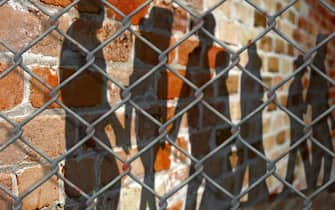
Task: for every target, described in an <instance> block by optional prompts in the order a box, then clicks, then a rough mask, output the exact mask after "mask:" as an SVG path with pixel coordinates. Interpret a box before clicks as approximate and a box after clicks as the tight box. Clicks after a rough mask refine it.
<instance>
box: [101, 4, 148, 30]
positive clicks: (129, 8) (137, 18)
mask: <svg viewBox="0 0 335 210" xmlns="http://www.w3.org/2000/svg"><path fill="white" fill-rule="evenodd" d="M108 1H109V2H110V3H111V4H113V5H114V6H115V7H116V8H117V9H118V10H120V11H121V12H122V13H123V14H124V15H129V14H130V13H132V12H133V11H134V10H135V9H137V8H138V7H140V6H141V5H142V4H144V3H145V2H146V0H133V1H124V0H108ZM147 11H148V6H146V7H144V8H143V9H142V10H140V11H139V12H138V13H136V15H134V16H132V18H131V23H132V24H135V25H137V24H140V22H141V20H142V19H143V18H144V16H145V15H146V13H147ZM107 13H108V16H109V17H114V18H116V20H122V17H121V16H120V15H118V14H117V13H115V12H114V11H113V10H112V9H111V8H108V9H107Z"/></svg>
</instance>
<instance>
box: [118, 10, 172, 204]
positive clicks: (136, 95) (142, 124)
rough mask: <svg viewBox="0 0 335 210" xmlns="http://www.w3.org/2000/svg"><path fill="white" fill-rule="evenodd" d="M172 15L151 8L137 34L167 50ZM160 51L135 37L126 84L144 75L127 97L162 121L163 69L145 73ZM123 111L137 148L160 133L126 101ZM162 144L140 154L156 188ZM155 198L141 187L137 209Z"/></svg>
mask: <svg viewBox="0 0 335 210" xmlns="http://www.w3.org/2000/svg"><path fill="white" fill-rule="evenodd" d="M172 24H173V14H172V12H171V11H170V10H168V9H165V8H161V7H153V8H152V9H151V10H150V14H149V17H148V18H143V19H142V20H141V22H140V25H139V30H140V31H139V35H140V36H141V37H143V38H145V39H146V40H147V41H149V42H150V43H151V44H152V45H154V46H155V47H157V48H158V49H160V50H161V51H164V50H166V49H167V48H169V46H170V39H171V38H170V37H171V35H172V32H171V30H172ZM159 56H160V54H159V53H157V52H156V51H155V50H154V49H152V48H151V47H150V46H149V45H147V44H146V43H145V42H144V41H143V40H141V39H140V38H138V37H136V39H135V52H134V70H133V73H132V74H131V75H130V77H129V86H128V87H130V86H132V85H133V84H134V83H136V82H137V81H138V80H140V79H141V78H145V79H144V80H143V81H142V82H141V83H139V84H138V85H136V86H135V87H134V88H132V89H131V90H130V93H131V97H130V99H131V100H132V101H133V102H134V103H135V104H136V105H137V106H138V107H139V108H141V109H143V110H145V112H147V113H148V114H150V116H151V117H153V118H155V119H156V120H157V121H161V120H163V118H164V116H163V115H162V113H163V112H164V109H165V107H166V105H164V104H161V107H159V106H158V104H160V101H159V99H158V98H157V93H156V91H155V90H156V86H157V85H158V84H156V80H155V78H157V77H158V75H159V74H160V73H161V72H162V71H163V70H164V67H161V68H158V69H157V71H156V72H155V73H154V74H152V75H150V76H145V74H146V73H148V72H149V71H150V70H152V69H153V68H155V67H156V66H157V65H158V64H159V63H160V61H161V60H160V57H159ZM125 111H126V116H127V117H126V126H125V128H126V133H128V134H130V133H131V124H132V123H131V122H132V120H133V119H135V134H136V143H137V148H138V151H141V150H143V149H145V148H146V147H147V146H148V145H149V144H150V143H151V142H152V141H153V140H154V139H156V138H157V137H158V136H159V132H158V129H159V127H158V126H157V124H155V123H154V122H153V121H152V120H151V119H150V117H148V116H146V115H145V114H143V113H142V112H141V110H139V109H138V108H135V107H134V106H133V104H131V103H129V102H128V103H127V104H126V106H125ZM164 147H165V143H164V142H162V143H160V142H159V143H156V144H155V145H153V146H151V147H150V148H149V149H148V150H146V151H145V152H144V153H142V154H141V155H140V158H141V161H142V163H143V167H144V180H143V182H144V184H145V185H147V186H148V187H150V188H151V189H152V190H154V189H155V172H157V171H156V168H155V161H156V156H157V152H158V150H159V149H162V148H163V149H164ZM156 206H157V205H156V200H155V196H154V194H153V193H151V192H150V191H149V190H147V189H146V188H144V187H142V191H141V201H140V209H147V207H148V208H149V209H151V210H154V209H156V208H157V207H156Z"/></svg>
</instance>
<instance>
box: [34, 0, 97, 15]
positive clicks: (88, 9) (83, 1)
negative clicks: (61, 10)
mask: <svg viewBox="0 0 335 210" xmlns="http://www.w3.org/2000/svg"><path fill="white" fill-rule="evenodd" d="M41 1H42V2H43V3H45V4H49V5H52V6H58V7H66V6H68V5H69V4H71V3H72V2H73V0H41ZM75 7H76V8H77V9H79V10H80V11H81V12H85V13H98V12H99V11H100V8H101V3H100V0H80V1H79V3H78V4H76V5H75Z"/></svg>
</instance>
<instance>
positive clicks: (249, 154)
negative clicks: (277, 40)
mask: <svg viewBox="0 0 335 210" xmlns="http://www.w3.org/2000/svg"><path fill="white" fill-rule="evenodd" d="M261 67H262V60H261V58H260V56H259V55H258V52H257V47H256V45H255V44H251V45H250V46H249V48H248V63H247V65H246V67H245V69H246V71H248V72H249V73H250V74H252V75H253V76H254V77H256V78H258V79H259V80H261V79H262V78H261ZM263 96H264V89H263V87H262V86H261V84H259V83H258V82H257V81H256V80H255V79H253V78H252V77H251V76H250V75H248V74H247V73H246V72H244V71H243V73H242V76H241V95H240V103H241V119H244V118H245V117H247V116H248V115H249V114H250V113H252V112H253V111H255V110H256V109H257V108H258V107H260V106H261V104H262V103H263ZM240 133H241V137H242V138H243V139H244V140H245V141H246V142H247V143H248V144H250V145H251V146H252V147H253V148H255V149H257V151H258V152H260V153H261V154H263V155H265V153H264V147H263V124H262V111H258V112H257V113H254V114H253V115H252V116H251V117H250V118H249V119H247V120H246V121H245V122H244V123H242V125H241V127H240ZM237 150H238V154H239V158H241V166H238V167H241V168H242V169H243V170H244V171H245V170H246V168H247V167H248V170H249V173H248V174H249V175H248V183H249V184H248V186H249V187H250V186H252V185H254V184H256V183H257V185H256V186H255V187H254V188H253V189H252V190H250V191H249V192H248V201H247V203H246V205H247V206H251V205H255V204H257V203H260V202H264V201H268V196H269V192H268V189H267V185H266V182H265V179H263V180H261V178H262V176H264V175H265V174H266V171H267V169H266V161H265V160H264V159H263V158H262V157H261V156H260V155H258V154H256V153H255V152H253V151H252V150H251V149H250V148H248V147H247V146H245V145H244V144H243V143H240V144H238V146H237ZM242 169H240V170H242ZM241 188H242V185H241V186H240V190H241Z"/></svg>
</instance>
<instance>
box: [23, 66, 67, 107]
mask: <svg viewBox="0 0 335 210" xmlns="http://www.w3.org/2000/svg"><path fill="white" fill-rule="evenodd" d="M32 71H33V72H34V73H35V74H36V75H37V76H38V77H39V78H40V79H41V80H42V81H44V82H45V83H47V84H48V85H49V86H50V87H51V88H55V87H56V86H57V85H58V82H59V81H58V74H57V72H53V70H52V69H49V68H38V67H35V68H33V69H32ZM30 82H31V86H30V91H31V92H30V102H31V105H32V106H33V107H35V108H39V107H41V106H43V105H44V104H45V103H47V102H48V101H49V100H50V99H51V97H50V91H49V89H48V88H47V87H45V86H44V85H43V84H41V83H40V82H39V81H38V80H36V79H35V78H33V77H31V79H30ZM59 96H60V94H59ZM59 98H61V97H59ZM49 108H59V105H58V104H56V103H52V104H51V105H50V106H49Z"/></svg>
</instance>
